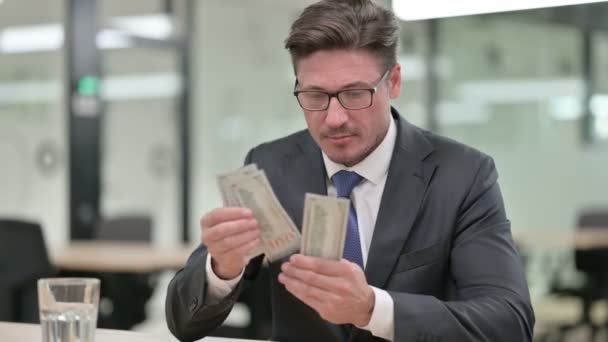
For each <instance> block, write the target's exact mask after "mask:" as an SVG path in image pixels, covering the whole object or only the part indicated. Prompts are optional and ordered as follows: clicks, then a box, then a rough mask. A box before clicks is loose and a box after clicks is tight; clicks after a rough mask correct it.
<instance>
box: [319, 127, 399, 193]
mask: <svg viewBox="0 0 608 342" xmlns="http://www.w3.org/2000/svg"><path fill="white" fill-rule="evenodd" d="M395 126H396V125H395V120H394V119H393V118H392V117H391V119H390V123H389V126H388V131H387V132H386V135H385V136H384V139H382V142H381V143H380V145H378V146H377V147H376V149H375V150H373V151H372V153H370V154H369V155H368V156H367V157H365V159H363V160H362V161H360V162H359V163H357V164H355V165H353V166H351V167H348V166H346V165H343V164H338V163H336V162H334V161H332V160H331V159H329V157H328V156H327V154H325V152H323V161H324V162H325V171H326V172H327V176H328V177H329V179H331V177H332V176H333V175H335V174H336V173H337V172H338V171H342V170H347V171H354V172H356V173H358V174H359V175H360V176H361V177H363V178H365V179H366V180H368V181H370V182H372V184H374V185H377V184H378V183H379V182H380V181H381V180H382V179H383V177H384V176H385V175H386V174H387V173H388V167H389V165H390V162H391V156H392V155H393V149H394V147H395V140H396V139H397V128H396V127H395Z"/></svg>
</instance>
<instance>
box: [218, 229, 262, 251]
mask: <svg viewBox="0 0 608 342" xmlns="http://www.w3.org/2000/svg"><path fill="white" fill-rule="evenodd" d="M259 237H260V232H259V231H258V230H249V231H246V232H243V233H240V234H236V235H231V236H228V237H225V238H224V239H222V240H219V241H215V242H214V243H213V245H212V247H208V248H210V249H212V250H213V251H214V252H216V253H220V254H222V253H225V252H229V251H232V250H234V249H236V248H239V247H240V246H242V245H244V244H246V243H249V242H251V241H254V240H256V239H258V238H259Z"/></svg>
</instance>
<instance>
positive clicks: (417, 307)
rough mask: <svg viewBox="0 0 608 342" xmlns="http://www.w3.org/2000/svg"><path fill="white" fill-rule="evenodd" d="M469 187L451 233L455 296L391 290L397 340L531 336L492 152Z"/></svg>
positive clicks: (523, 286)
mask: <svg viewBox="0 0 608 342" xmlns="http://www.w3.org/2000/svg"><path fill="white" fill-rule="evenodd" d="M454 178H455V181H461V180H459V179H457V177H454ZM469 189H470V190H469V192H468V194H467V195H466V196H465V197H464V200H463V202H462V204H461V205H460V208H459V212H458V219H457V222H455V225H456V226H455V230H454V236H453V237H452V240H453V245H452V250H451V254H450V273H451V276H450V278H451V279H453V284H452V285H453V286H452V288H453V290H454V291H453V292H454V293H453V294H452V295H451V296H450V297H449V298H451V299H453V300H450V301H441V300H439V299H438V298H436V297H433V296H425V295H416V294H409V293H403V292H392V291H391V292H389V293H390V295H391V296H392V298H393V300H394V303H395V341H493V342H496V341H505V342H507V341H531V340H532V330H533V325H534V313H533V310H532V307H531V304H530V298H529V292H528V286H527V283H526V280H525V276H524V272H523V267H522V265H521V261H520V259H519V256H518V254H517V252H516V250H515V248H514V244H513V241H512V237H511V230H510V223H509V221H508V220H507V218H506V215H505V210H504V205H503V202H502V196H501V193H500V189H499V187H498V183H497V172H496V169H495V167H494V163H493V161H492V159H491V158H490V157H487V156H484V157H483V159H482V161H481V163H480V166H479V169H478V171H477V175H476V176H475V177H474V181H473V183H472V184H471V186H470V187H469Z"/></svg>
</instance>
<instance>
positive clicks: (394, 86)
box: [388, 63, 401, 99]
mask: <svg viewBox="0 0 608 342" xmlns="http://www.w3.org/2000/svg"><path fill="white" fill-rule="evenodd" d="M400 94H401V65H400V64H399V63H397V64H395V65H394V66H393V68H392V69H391V71H390V73H389V75H388V95H389V97H390V98H391V99H396V98H398V97H399V95H400Z"/></svg>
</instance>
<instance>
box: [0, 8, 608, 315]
mask: <svg viewBox="0 0 608 342" xmlns="http://www.w3.org/2000/svg"><path fill="white" fill-rule="evenodd" d="M306 3H312V1H309V0H307V1H295V0H291V1H285V0H259V1H244V0H205V1H194V0H173V1H171V0H166V1H161V0H156V1H154V0H137V1H135V0H131V1H120V0H97V1H92V0H86V1H84V0H76V1H68V0H46V1H43V2H40V1H36V0H3V1H0V160H1V161H2V162H1V167H0V217H17V218H23V219H29V220H34V221H38V222H40V223H41V225H42V227H43V231H44V235H45V239H46V243H47V244H48V245H53V244H62V243H65V241H66V240H68V239H70V238H88V237H90V234H89V233H90V231H91V230H92V229H93V226H94V224H95V222H97V221H98V220H100V219H102V218H109V217H115V216H120V215H130V214H141V215H146V216H149V217H150V218H151V220H152V227H153V228H152V243H153V244H155V245H159V246H172V245H177V244H180V243H182V241H184V240H187V241H189V242H191V243H194V242H196V241H198V240H199V239H200V231H199V229H200V228H199V225H198V221H199V219H200V216H201V215H202V214H203V213H204V212H206V211H207V210H209V209H211V208H214V207H216V206H219V205H220V198H219V194H218V192H217V189H216V184H215V175H216V174H218V173H220V172H223V171H226V170H230V169H234V168H237V167H239V166H240V165H241V164H242V161H243V158H244V156H245V153H246V152H247V150H248V149H249V148H251V147H252V146H254V145H256V144H258V143H261V142H263V141H266V140H270V139H273V138H277V137H280V136H283V135H286V134H288V133H291V132H294V131H296V130H299V129H302V128H304V127H305V123H304V120H303V116H302V113H301V110H300V108H299V107H298V105H297V103H296V101H295V98H294V97H293V96H292V94H291V92H292V88H293V83H294V76H293V71H292V69H291V65H290V59H289V56H288V53H287V52H286V51H285V50H284V49H283V40H284V38H285V37H286V35H287V32H288V28H289V25H290V23H291V22H292V21H293V19H294V18H295V17H296V16H297V15H298V14H299V12H300V11H301V9H302V8H303V7H304V6H305V4H306ZM384 3H385V4H386V5H387V6H390V5H391V3H390V1H384ZM82 17H86V18H89V19H90V18H93V19H94V20H93V21H90V20H89V21H85V22H83V21H82V20H78V18H82ZM607 19H608V3H597V4H589V5H577V6H566V7H558V8H550V9H538V10H529V11H517V12H509V13H499V14H486V15H473V16H466V17H457V18H445V19H436V20H424V21H414V22H402V33H401V47H400V54H399V62H400V63H401V64H402V70H403V77H404V80H405V81H404V85H403V91H402V96H401V97H400V98H399V99H398V100H396V101H395V103H394V105H395V106H396V107H397V108H398V109H399V110H400V111H401V113H402V114H403V115H404V116H405V117H406V118H407V119H408V120H409V121H411V122H413V123H414V124H417V125H419V126H422V127H425V128H427V129H431V130H434V131H437V132H439V133H441V134H443V135H446V136H449V137H452V138H454V139H457V140H460V141H463V142H465V143H467V144H470V145H472V146H474V147H477V148H479V149H481V150H482V151H484V152H486V153H488V154H490V155H491V156H493V157H494V159H495V161H496V164H497V167H498V170H499V173H500V179H499V181H500V184H501V186H502V191H503V195H504V198H505V202H506V208H507V212H508V214H509V217H510V219H511V221H512V227H513V233H514V235H515V236H516V238H517V236H518V234H519V235H521V236H525V234H526V233H530V232H534V233H538V234H539V235H542V234H547V236H549V235H551V234H553V233H555V232H564V231H570V230H573V229H575V226H576V224H577V219H578V216H579V215H580V213H581V212H582V211H583V210H586V209H589V208H600V209H601V208H608V191H607V190H608V177H606V175H608V62H607V61H608V20H607ZM95 21H97V23H95ZM95 24H97V26H98V27H97V28H96V27H95ZM92 29H95V30H94V31H92ZM91 56H92V57H91ZM76 132H81V133H76ZM82 132H85V134H82ZM96 144H98V145H96ZM71 156H72V158H71ZM75 163H76V164H82V165H85V167H80V168H78V167H77V165H74V164H75ZM70 170H72V172H70ZM91 170H92V171H91ZM71 194H72V195H71ZM524 242H527V243H526V244H525V245H526V248H522V254H523V255H524V256H525V261H526V267H527V274H528V279H529V282H530V288H531V292H532V296H533V299H534V301H535V303H543V301H545V300H546V298H547V297H548V296H549V295H550V293H551V289H552V287H553V285H554V282H555V281H556V280H559V281H560V282H561V281H564V282H568V281H572V282H574V283H576V282H577V281H579V280H580V274H578V273H577V272H576V270H575V263H574V258H573V255H572V251H571V250H569V249H565V248H555V247H550V246H549V247H547V246H545V245H543V244H542V243H541V241H537V242H534V241H524ZM167 277H170V275H165V278H167ZM165 281H166V279H165ZM163 297H164V288H160V289H158V290H157V291H156V294H155V299H154V300H153V301H152V302H151V305H150V306H149V312H150V316H151V317H162V303H163V302H162V301H163ZM569 306H571V305H569ZM551 307H553V306H551ZM539 310H540V311H539ZM537 315H539V317H538V320H539V322H541V323H542V322H543V309H542V304H539V306H538V308H537Z"/></svg>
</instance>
